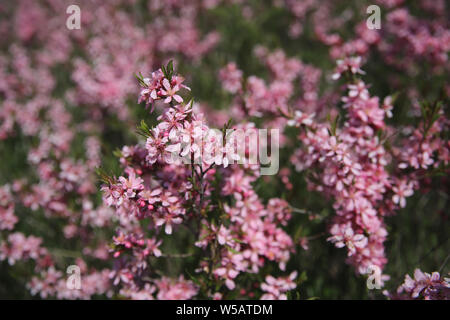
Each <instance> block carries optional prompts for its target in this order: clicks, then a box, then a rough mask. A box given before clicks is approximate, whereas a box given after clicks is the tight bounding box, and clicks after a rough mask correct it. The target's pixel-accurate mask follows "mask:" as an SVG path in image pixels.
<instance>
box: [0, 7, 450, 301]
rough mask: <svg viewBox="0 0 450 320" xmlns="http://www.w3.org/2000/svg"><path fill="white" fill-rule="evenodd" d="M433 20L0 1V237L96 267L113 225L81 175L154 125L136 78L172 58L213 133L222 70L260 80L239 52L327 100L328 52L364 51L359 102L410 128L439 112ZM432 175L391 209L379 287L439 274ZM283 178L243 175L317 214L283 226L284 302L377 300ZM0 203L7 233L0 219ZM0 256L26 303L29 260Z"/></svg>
mask: <svg viewBox="0 0 450 320" xmlns="http://www.w3.org/2000/svg"><path fill="white" fill-rule="evenodd" d="M372 2H373V3H372ZM72 4H76V5H78V6H79V8H80V13H81V25H80V29H73V30H70V29H68V28H67V26H66V22H67V19H68V17H69V16H70V14H68V13H66V9H67V7H68V6H69V5H72ZM370 4H377V5H379V6H380V7H381V21H382V22H381V29H380V30H377V31H376V34H377V35H378V38H377V37H376V36H375V39H374V40H373V41H372V40H370V36H371V34H365V33H364V32H363V31H362V29H363V27H364V26H365V23H366V19H367V17H368V16H369V15H368V14H367V13H366V8H367V6H368V5H370ZM405 12H407V14H406V13H405ZM449 21H450V19H449V8H448V3H447V2H445V1H438V0H437V1H424V0H420V1H400V0H389V1H388V0H385V1H375V0H373V1H336V0H334V1H331V0H330V1H318V0H317V1H316V0H304V1H301V0H298V1H294V0H292V1H289V0H286V1H282V0H279V1H277V0H273V1H272V0H255V1H252V0H242V1H239V0H236V1H233V0H223V1H220V0H203V1H201V0H184V1H183V0H168V1H156V0H153V1H152V0H149V1H142V0H113V1H101V0H79V1H77V2H76V3H75V2H74V1H72V0H71V1H64V0H59V1H57V0H34V1H32V0H30V1H27V0H18V1H2V2H1V3H0V186H3V188H4V189H3V190H2V192H0V205H2V206H3V207H2V209H0V210H3V211H2V214H1V215H0V220H1V219H3V221H4V222H3V226H2V227H1V228H0V241H1V242H3V244H4V243H5V242H6V241H7V239H8V236H9V234H10V233H11V232H20V233H23V234H24V235H26V236H29V235H33V236H36V237H40V238H42V239H43V240H42V241H43V242H42V244H43V246H45V247H46V248H48V250H49V252H51V254H52V255H53V256H54V257H56V258H55V259H56V263H58V264H60V265H61V266H64V265H69V264H72V263H74V262H75V261H77V260H76V259H78V258H80V257H82V258H83V259H84V261H85V262H86V264H87V265H88V266H89V267H90V266H95V267H96V268H103V267H105V268H109V267H111V259H110V260H108V259H107V258H105V255H107V253H105V247H107V243H108V242H109V241H110V239H111V237H112V234H113V232H114V223H113V222H110V221H109V220H111V219H110V216H109V214H110V213H108V212H106V211H105V210H106V209H104V208H102V201H101V194H100V191H99V186H100V182H99V181H98V179H97V176H96V174H95V168H96V167H97V166H100V165H101V166H102V167H104V168H106V169H107V170H108V171H110V172H112V173H115V174H118V173H119V172H120V169H119V164H118V161H117V157H115V156H114V154H113V153H114V150H116V149H117V148H119V149H121V148H122V147H123V146H124V145H131V144H136V143H137V142H138V141H140V138H139V136H138V135H137V134H136V130H135V128H136V125H137V124H138V123H139V121H140V120H141V119H144V120H146V121H147V123H149V124H152V123H155V117H156V116H155V115H150V114H149V112H148V110H146V109H145V108H144V106H143V105H139V104H138V103H137V97H138V93H139V87H138V84H137V81H136V79H135V78H134V74H136V73H139V72H142V74H143V75H147V74H148V73H149V72H151V71H153V70H155V69H157V68H159V67H160V66H161V65H162V64H165V63H167V62H168V61H169V60H171V59H173V60H174V62H175V67H176V69H177V70H178V72H179V73H180V74H182V75H183V76H185V77H186V83H187V85H188V86H190V88H191V89H192V96H193V97H195V99H196V102H198V103H199V107H200V108H201V109H202V110H203V111H204V112H205V113H206V114H207V119H211V121H212V122H214V121H216V122H217V123H221V122H222V123H224V122H225V121H226V120H227V119H228V118H230V117H232V115H231V114H229V113H227V112H228V110H229V108H230V104H231V103H232V101H233V99H232V96H231V95H230V94H229V93H227V92H226V91H225V90H223V88H222V85H221V82H220V80H219V77H218V74H219V71H220V69H222V68H223V67H225V66H226V65H227V64H228V63H230V62H235V63H236V65H237V67H238V68H239V69H241V70H242V71H243V77H244V78H247V77H249V76H252V75H254V76H257V77H260V78H262V79H269V78H270V74H269V71H268V68H267V66H266V65H264V63H263V62H262V61H261V60H260V59H257V58H256V56H255V49H257V48H260V47H264V48H266V49H267V50H268V51H270V52H276V51H278V50H279V51H280V52H282V53H283V54H284V55H286V56H287V57H289V58H295V59H299V60H300V61H302V63H304V64H305V65H308V66H311V67H313V68H315V69H317V70H320V74H319V79H318V82H317V83H318V84H317V86H318V87H317V93H318V95H319V96H320V97H322V96H325V95H327V94H328V93H329V92H330V91H336V90H340V88H339V85H338V84H335V83H332V82H331V81H330V79H329V77H330V74H331V73H332V72H333V69H334V67H335V60H336V58H339V56H340V55H341V54H343V53H344V52H345V53H348V52H350V53H354V54H358V55H362V56H365V57H366V61H367V62H366V63H365V65H364V66H363V69H364V70H365V72H366V75H365V76H364V81H365V82H366V83H368V84H370V85H371V87H370V92H371V94H372V95H377V96H379V97H386V96H388V95H392V94H394V93H396V94H397V100H396V102H395V108H394V110H393V118H391V119H390V120H389V122H388V123H389V124H390V125H392V126H399V127H401V126H402V125H405V124H415V123H418V121H419V116H418V114H417V110H418V102H419V101H422V100H425V99H427V100H430V101H433V100H435V99H438V98H443V99H446V100H445V101H447V102H448V98H447V97H448V93H449V91H450V87H449V82H448V80H449V68H450V67H449V62H448V54H449V46H450V36H449ZM408 23H409V25H408V26H407V27H405V24H408ZM362 26H363V27H362ZM402 28H403V29H407V30H409V31H408V32H410V33H411V34H412V35H415V36H417V38H412V36H410V35H409V37H405V38H402V35H401V34H400V32H395V31H396V30H400V29H402ZM403 29H402V30H403ZM403 31H404V30H403ZM425 38H426V39H427V41H428V42H426V43H425V40H423V39H425ZM430 38H432V40H433V41H431V40H430ZM421 40H423V41H424V42H420V41H421ZM424 43H425V44H424ZM414 45H416V47H415V46H414ZM419 46H425V48H419ZM295 90H301V86H300V85H299V87H298V89H297V88H296V89H295ZM331 101H332V100H331ZM445 112H446V114H448V108H446V109H445ZM288 149H289V148H288ZM288 149H287V150H284V149H283V151H282V155H281V156H282V165H281V166H282V167H287V168H289V167H290V168H292V165H291V164H290V162H289V157H290V155H291V152H292V150H288ZM448 178H449V177H448V175H446V174H444V175H437V176H430V177H429V178H427V179H426V183H425V185H424V186H423V187H422V188H421V189H420V190H419V191H418V192H416V193H415V194H414V196H412V197H411V198H408V201H407V206H406V207H405V208H403V209H401V210H400V211H398V213H397V214H396V215H394V216H391V217H387V218H386V219H385V221H386V224H387V228H388V232H389V237H388V241H387V242H386V252H387V257H388V264H387V266H386V270H385V273H387V274H389V275H390V276H391V280H390V281H389V282H388V283H387V289H393V288H396V287H398V286H399V285H400V284H401V283H402V282H403V279H404V275H405V274H406V273H409V274H412V273H413V271H414V269H415V268H416V267H419V268H421V269H422V270H423V271H427V272H432V271H438V270H440V271H441V274H447V273H448V272H449V271H450V263H446V264H445V261H446V258H448V255H449V254H450V241H449V239H448V237H449V231H450V229H449V217H450V210H449V209H448V207H449V199H448V196H449V192H448V191H449V186H450V184H449V179H448ZM289 181H290V183H292V188H291V189H290V190H289V189H286V188H285V183H286V182H285V180H283V179H282V176H281V175H277V176H273V177H268V178H265V179H259V180H258V182H257V185H256V190H257V192H258V194H259V195H260V196H261V197H262V198H263V199H269V198H271V197H282V198H285V199H286V200H287V201H288V202H289V203H290V204H292V205H293V206H295V207H297V208H306V209H307V210H309V211H311V212H314V213H315V214H317V215H318V216H319V217H320V218H318V219H311V218H310V217H309V216H308V215H294V218H293V220H292V222H291V223H289V225H288V226H287V230H288V231H289V234H291V235H294V234H296V235H298V236H299V237H308V239H309V241H308V243H307V244H305V247H306V245H307V250H305V248H301V247H298V249H297V251H296V253H295V255H294V257H293V258H292V259H291V261H290V262H289V265H288V269H293V270H298V271H299V272H300V273H304V275H303V279H304V281H303V282H302V284H301V286H300V287H299V297H300V298H301V299H308V298H320V299H373V298H382V297H383V296H382V294H381V292H379V291H371V290H368V289H367V287H366V279H365V278H363V277H359V276H357V275H356V274H355V271H354V269H353V267H351V266H349V265H347V264H345V259H346V252H345V250H339V249H337V248H335V247H334V246H333V245H332V244H330V243H329V242H327V241H326V238H327V237H328V232H327V221H329V218H330V216H332V215H333V214H334V210H333V208H332V202H331V201H329V200H327V199H324V198H323V197H322V195H321V194H317V193H313V192H310V191H308V190H307V188H306V183H305V177H304V175H303V174H302V173H296V172H295V170H292V171H291V174H290V175H289ZM6 189H8V190H9V191H6ZM8 194H11V196H9V195H8ZM11 207H13V215H14V216H15V217H16V218H17V221H16V222H15V223H12V222H11V219H12V220H13V221H14V218H12V217H11V214H10V213H8V215H7V214H6V213H5V212H6V211H7V210H9V212H10V211H11V209H10V208H11ZM102 210H103V211H102ZM8 219H9V220H8ZM8 221H9V222H8ZM0 224H1V222H0ZM11 224H12V227H11ZM73 230H76V231H77V232H75V231H73ZM71 232H73V233H76V236H73V235H72V236H71ZM183 237H184V239H183ZM185 239H190V238H189V235H180V238H179V239H178V240H177V242H172V243H170V241H168V243H169V244H168V246H176V247H177V248H178V249H177V250H178V251H181V252H183V251H184V250H183V248H181V247H182V246H183V245H186V243H191V242H192V241H184V240H185ZM1 246H2V244H0V247H1ZM101 248H103V249H101ZM96 250H97V251H96ZM0 258H1V256H0ZM0 260H3V261H0V298H31V297H32V296H31V295H30V292H29V290H28V289H27V283H28V281H29V280H30V278H32V277H33V276H34V267H33V264H32V263H31V262H30V261H25V260H24V261H19V262H15V263H14V265H11V263H9V262H8V261H7V259H4V258H3V259H0ZM163 263H165V262H163ZM189 263H190V262H189V261H187V262H186V264H182V263H181V262H178V261H175V262H171V265H170V267H169V266H167V271H168V273H169V274H171V275H173V276H176V275H178V274H179V273H180V272H183V270H184V269H185V268H187V269H189V268H192V267H193V265H192V266H191V265H189Z"/></svg>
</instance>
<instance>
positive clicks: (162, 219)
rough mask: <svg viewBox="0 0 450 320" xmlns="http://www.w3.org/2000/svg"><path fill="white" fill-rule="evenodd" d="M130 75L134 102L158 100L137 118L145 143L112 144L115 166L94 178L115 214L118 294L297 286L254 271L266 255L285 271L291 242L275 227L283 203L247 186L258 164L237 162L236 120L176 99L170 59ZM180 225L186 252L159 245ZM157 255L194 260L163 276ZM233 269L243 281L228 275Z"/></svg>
mask: <svg viewBox="0 0 450 320" xmlns="http://www.w3.org/2000/svg"><path fill="white" fill-rule="evenodd" d="M137 78H138V81H139V84H140V86H141V87H142V90H141V92H140V96H139V99H138V102H145V104H146V105H147V106H149V107H150V112H153V111H154V110H155V103H156V102H161V103H162V104H163V108H164V109H163V112H162V114H161V115H159V116H158V117H157V121H158V124H157V125H156V126H155V127H153V128H150V127H148V126H147V124H145V122H141V124H140V126H139V127H138V131H139V134H140V135H142V136H144V137H145V139H146V141H145V144H138V145H136V146H126V147H123V148H122V150H121V151H120V152H117V155H118V156H119V157H120V163H121V165H122V166H123V172H124V174H123V175H122V176H120V177H118V178H117V179H116V178H112V177H108V176H107V175H106V176H104V175H103V179H102V180H103V181H104V182H105V184H104V185H103V186H102V191H103V199H104V202H105V203H106V204H107V205H108V206H111V207H113V208H114V209H115V211H116V214H117V215H118V216H119V219H120V228H119V230H118V232H117V235H116V236H115V237H114V238H113V244H112V246H111V251H112V252H113V255H114V257H115V258H116V267H115V269H114V271H113V272H112V278H113V279H114V284H115V285H116V286H118V288H119V293H120V294H121V295H122V296H125V297H132V296H134V295H137V294H139V293H140V292H142V290H145V291H147V292H148V291H149V290H150V291H152V290H153V291H155V292H156V291H158V293H157V295H158V296H159V295H165V294H167V291H171V290H178V289H176V288H180V287H183V288H186V290H184V291H183V292H182V293H179V294H182V295H181V296H180V297H182V298H193V297H195V296H197V297H202V298H214V299H219V298H225V297H227V298H229V297H247V298H249V297H258V296H259V297H261V298H269V297H270V298H280V299H284V298H286V297H287V296H286V294H287V292H288V291H290V290H293V289H294V288H296V287H297V283H296V281H295V279H296V272H293V273H291V275H290V276H287V277H282V278H278V279H275V278H273V277H271V276H269V275H268V276H267V278H266V284H265V285H261V286H260V284H259V280H258V279H259V278H260V273H261V272H266V271H265V270H266V269H267V267H268V265H269V264H270V265H272V266H271V268H273V265H278V268H280V269H281V270H286V263H287V261H288V260H289V256H290V253H291V252H292V251H293V249H294V246H293V241H292V240H291V238H290V236H289V235H288V234H287V233H286V232H285V231H284V230H283V229H282V226H283V225H286V223H287V221H288V220H289V218H290V213H291V211H292V209H291V207H290V206H289V205H288V204H287V203H286V202H285V201H283V200H281V199H271V200H270V201H269V202H268V204H267V205H264V204H263V203H262V202H261V200H260V199H259V197H258V195H257V194H256V192H255V191H254V190H253V186H252V183H253V182H254V181H255V180H256V179H257V177H258V176H259V171H258V170H259V166H258V165H256V166H245V165H239V164H237V163H236V161H237V160H239V155H238V153H237V151H236V150H235V148H234V146H235V145H236V143H237V141H235V140H232V139H229V137H228V136H227V133H228V131H229V130H228V129H235V128H239V125H236V126H232V125H231V122H228V123H227V124H225V125H224V127H223V128H222V130H212V129H211V128H209V127H208V125H207V124H206V123H205V121H204V117H203V115H202V114H200V113H198V112H196V105H195V103H194V102H193V100H190V101H189V102H188V103H185V102H184V99H183V98H182V95H181V94H180V93H181V91H182V90H189V88H188V87H186V86H185V85H184V84H183V82H184V78H183V77H181V76H179V75H177V74H176V73H175V72H174V69H173V63H172V62H170V63H169V64H168V65H167V66H165V67H162V68H161V69H159V70H157V71H155V72H153V73H152V74H151V75H150V77H148V78H144V77H143V76H142V75H139V76H137ZM180 227H185V229H187V230H188V231H189V233H190V234H191V236H194V238H195V241H194V242H192V243H190V245H189V246H190V247H189V251H188V252H185V253H180V252H178V253H174V252H165V251H164V249H163V248H164V242H166V241H169V242H170V238H177V236H179V235H180V234H181V230H182V229H180ZM164 233H165V234H166V235H165V236H164ZM194 248H197V249H194ZM163 258H165V259H180V258H181V259H189V261H192V262H195V263H196V264H197V267H196V268H194V269H192V270H186V271H185V272H183V275H182V276H180V277H179V278H177V279H174V278H171V279H170V280H169V278H167V277H168V276H170V275H169V274H164V272H163V270H160V269H158V267H157V265H158V261H159V260H161V259H163ZM161 276H163V278H161ZM188 276H189V277H190V279H189V280H188V279H186V278H185V277H188ZM238 277H242V278H245V279H246V280H245V281H240V282H239V283H237V282H236V279H237V278H238ZM162 282H164V283H166V285H167V288H163V287H162V286H161V283H162ZM146 288H147V289H146ZM150 288H151V289H150ZM255 288H257V290H256V293H255ZM153 291H152V292H153Z"/></svg>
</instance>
